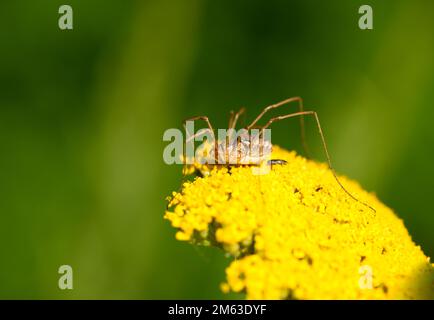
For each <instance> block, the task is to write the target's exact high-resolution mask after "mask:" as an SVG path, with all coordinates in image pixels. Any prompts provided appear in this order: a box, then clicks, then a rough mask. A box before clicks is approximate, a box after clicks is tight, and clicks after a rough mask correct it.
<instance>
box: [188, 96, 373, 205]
mask: <svg viewBox="0 0 434 320" xmlns="http://www.w3.org/2000/svg"><path fill="white" fill-rule="evenodd" d="M291 102H298V112H294V113H289V114H285V115H281V116H277V117H273V118H271V119H270V120H268V122H267V123H266V124H265V125H264V126H259V127H257V126H256V123H257V122H258V121H259V120H260V119H261V118H262V117H263V116H264V115H265V114H266V113H267V112H268V111H270V110H273V109H276V108H279V107H281V106H283V105H287V104H289V103H291ZM244 111H245V109H244V108H241V109H240V110H239V111H238V112H237V113H235V114H234V113H233V111H231V115H230V118H229V126H228V127H229V129H234V128H235V127H236V124H237V121H238V118H239V116H240V115H241V114H243V113H244ZM304 116H313V117H314V118H315V122H316V125H317V128H318V133H319V135H320V137H321V142H322V147H323V150H324V154H325V156H326V159H327V164H328V167H329V169H330V171H331V172H332V174H333V177H334V178H335V180H336V182H337V183H338V184H339V186H340V187H341V189H342V190H343V191H344V192H345V193H346V194H347V195H348V196H349V197H350V198H352V199H353V200H354V201H357V202H359V203H361V204H362V205H364V206H366V207H368V208H369V209H371V210H373V211H374V212H376V210H375V209H374V208H373V207H371V206H370V205H369V204H367V203H365V202H363V201H361V200H359V199H357V198H356V197H355V196H353V195H352V194H351V193H350V192H349V191H348V190H347V189H346V188H345V187H344V186H343V184H342V183H341V181H340V180H339V178H338V176H337V175H336V172H335V170H334V168H333V166H332V163H331V159H330V155H329V152H328V148H327V144H326V142H325V138H324V133H323V131H322V128H321V123H320V121H319V117H318V114H317V113H316V112H315V111H304V110H303V99H302V98H301V97H293V98H289V99H286V100H283V101H281V102H278V103H276V104H272V105H269V106H268V107H265V108H264V109H263V110H262V112H261V113H260V114H259V115H258V116H257V117H256V118H255V120H253V121H252V123H250V124H249V125H248V126H246V127H245V128H244V129H246V130H247V131H249V130H250V129H252V128H259V129H260V130H264V129H267V128H268V127H269V126H271V124H273V123H274V122H276V121H280V120H284V119H288V118H294V117H300V130H301V141H302V144H303V148H304V150H305V152H306V155H307V157H308V158H310V156H309V155H310V152H309V148H308V146H307V143H306V134H305V126H304ZM195 120H203V121H205V122H206V124H207V126H208V128H207V129H206V131H209V132H211V133H212V134H213V135H214V129H213V127H212V126H211V122H210V121H209V119H208V117H206V116H197V117H192V118H188V119H186V120H184V122H183V125H184V128H186V125H185V124H186V122H187V121H195ZM203 133H204V132H203V131H202V132H199V133H197V134H194V135H192V136H190V137H189V138H188V141H190V140H192V139H194V138H195V137H197V136H198V135H200V134H203ZM187 134H189V133H188V132H187ZM188 141H187V142H188ZM214 144H215V148H214V149H215V157H216V159H215V160H217V156H218V142H217V141H216V139H214ZM184 150H185V148H184ZM184 156H185V155H184ZM184 159H185V157H184ZM216 163H217V161H216ZM286 163H287V162H286V161H285V160H281V159H272V160H268V164H269V165H284V164H286ZM231 165H233V164H228V166H231ZM252 165H253V164H252Z"/></svg>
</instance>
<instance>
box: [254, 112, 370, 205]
mask: <svg viewBox="0 0 434 320" xmlns="http://www.w3.org/2000/svg"><path fill="white" fill-rule="evenodd" d="M304 115H313V116H314V117H315V121H316V124H317V127H318V131H319V134H320V136H321V140H322V145H323V149H324V152H325V155H326V158H327V163H328V165H329V168H330V171H331V172H332V173H333V176H334V177H335V179H336V181H337V183H338V184H339V186H340V187H341V188H342V190H344V191H345V192H346V194H348V195H349V196H350V197H351V198H352V199H354V200H356V201H357V202H359V203H361V204H363V205H364V206H366V207H368V208H370V209H372V210H373V211H374V212H376V210H375V209H374V208H373V207H371V206H370V205H369V204H367V203H365V202H363V201H361V200H359V199H357V198H356V197H354V196H353V195H352V194H351V193H350V192H349V191H348V190H347V189H345V187H344V186H343V185H342V183H341V182H340V181H339V179H338V176H337V175H336V172H335V169H333V166H332V162H331V160H330V155H329V152H328V149H327V144H326V142H325V138H324V134H323V131H322V128H321V124H320V122H319V118H318V115H317V113H316V112H315V111H302V112H296V113H291V114H287V115H283V116H279V117H275V118H272V119H270V120H269V121H268V122H267V124H266V125H265V126H264V127H262V129H266V128H267V127H269V126H270V125H271V124H272V123H273V122H275V121H279V120H283V119H287V118H293V117H297V116H304Z"/></svg>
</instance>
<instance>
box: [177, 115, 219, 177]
mask: <svg viewBox="0 0 434 320" xmlns="http://www.w3.org/2000/svg"><path fill="white" fill-rule="evenodd" d="M196 120H203V121H205V122H206V124H207V126H208V128H207V129H206V131H208V130H209V131H210V132H211V133H212V135H213V136H214V129H213V127H212V125H211V122H210V121H209V119H208V117H207V116H196V117H191V118H187V119H185V120H184V121H183V122H182V125H183V126H184V129H185V132H186V133H187V135H188V136H189V137H188V138H186V139H185V140H184V148H183V157H184V159H183V160H184V169H185V162H186V161H185V160H186V155H185V151H186V150H185V149H186V144H187V142H190V141H191V140H192V139H194V138H195V137H197V136H199V135H201V134H203V133H205V131H204V130H202V132H198V133H197V134H194V135H193V136H191V133H190V132H188V130H187V126H186V123H187V121H196ZM214 148H215V156H216V159H217V156H218V155H217V152H218V144H217V141H216V139H215V137H214Z"/></svg>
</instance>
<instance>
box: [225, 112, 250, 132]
mask: <svg viewBox="0 0 434 320" xmlns="http://www.w3.org/2000/svg"><path fill="white" fill-rule="evenodd" d="M245 111H246V109H245V108H241V109H240V110H239V111H238V112H237V113H235V115H234V116H233V118H232V117H231V121H230V123H229V129H235V126H236V125H237V122H238V118H239V117H240V115H242V114H243V113H244V112H245Z"/></svg>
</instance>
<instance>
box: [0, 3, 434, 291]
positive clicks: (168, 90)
mask: <svg viewBox="0 0 434 320" xmlns="http://www.w3.org/2000/svg"><path fill="white" fill-rule="evenodd" d="M62 4H69V5H71V6H72V8H73V10H74V29H73V30H72V31H61V30H60V29H59V28H58V25H57V23H58V18H59V14H58V8H59V6H60V5H62ZM363 4H370V5H371V6H372V7H373V10H374V30H372V31H368V30H366V31H362V30H360V29H359V28H358V19H359V14H358V8H359V6H361V5H363ZM433 39H434V2H432V1H429V0H426V1H423V0H420V1H404V0H388V1H368V2H365V1H355V0H352V1H340V0H330V1H319V0H315V1H314V0H308V1H306V0H303V1H301V0H300V1H287V0H285V1H284V0H282V1H278V0H273V1H259V0H258V1H256V0H249V1H229V0H220V1H212V0H206V1H205V0H203V1H201V0H185V1H176V0H173V1H170V0H152V1H138V0H137V1H133V0H124V1H107V0H92V1H84V0H68V1H57V0H52V1H49V0H44V1H30V0H28V1H27V0H16V1H2V2H1V4H0V40H1V42H0V48H1V50H0V249H1V250H0V297H1V298H39V299H43V298H55V299H70V298H82V299H87V298H121V299H124V298H125V299H126V298H132V299H154V298H228V297H233V296H225V295H223V294H222V293H221V292H220V290H219V283H220V282H222V281H223V279H224V267H225V266H226V265H228V263H229V260H228V259H227V258H225V257H224V256H223V254H222V252H219V251H218V250H216V249H207V248H199V249H197V250H196V249H194V248H193V247H192V246H190V245H188V244H186V243H181V242H178V241H176V240H175V239H174V230H173V229H172V228H171V227H170V225H169V223H168V222H167V221H165V220H163V214H164V210H165V205H166V202H165V197H166V196H167V195H169V194H170V192H171V191H172V190H176V189H177V188H178V187H179V183H180V179H181V168H180V167H179V166H167V165H165V164H164V163H163V159H162V151H163V148H164V146H165V143H164V142H163V141H162V135H163V132H164V130H165V129H167V128H171V127H179V128H180V123H181V121H182V119H184V118H186V117H189V116H193V115H201V114H204V115H208V116H209V117H210V119H211V121H212V122H213V123H214V125H215V126H216V127H220V128H223V127H225V126H226V124H227V117H228V113H229V111H230V110H231V109H236V108H238V107H240V106H245V107H247V108H248V113H247V118H248V119H252V118H253V117H254V115H256V114H257V113H258V112H259V111H260V110H261V109H262V108H263V107H264V106H266V105H268V104H271V103H274V102H277V101H280V100H282V99H285V98H287V97H291V96H295V95H300V96H302V97H304V99H305V105H306V107H307V108H308V109H313V110H316V111H318V113H319V116H320V118H321V121H322V125H323V129H324V132H325V135H326V139H327V142H328V145H329V148H330V152H331V155H332V160H333V162H334V165H335V167H336V169H337V171H338V172H340V173H344V174H346V175H348V176H349V177H351V178H354V179H356V180H358V181H359V182H360V183H361V184H362V185H363V186H364V187H365V188H366V189H368V190H370V191H374V192H375V193H377V194H378V196H379V197H380V198H381V199H382V200H383V201H384V202H385V203H386V204H388V205H389V206H390V207H392V208H394V209H395V210H396V212H397V214H398V215H399V216H400V217H401V218H403V219H404V221H405V224H406V226H407V228H408V229H409V231H410V233H411V235H412V236H413V239H414V240H415V242H416V243H418V244H420V245H421V246H422V248H423V250H424V252H425V253H426V254H427V255H429V256H431V257H434V236H433V234H432V231H433V229H434V215H433V204H432V202H431V200H433V196H434V194H433V191H434V181H433V179H434V169H433V159H434V130H433V119H434V90H433V89H434V64H433V62H434V42H433ZM307 126H308V128H307V130H308V138H309V144H310V146H311V149H312V151H313V154H314V157H315V158H316V159H318V160H321V161H323V160H324V158H323V155H322V150H321V146H320V141H319V138H318V136H317V132H316V128H315V126H314V123H313V122H312V121H308V124H307ZM273 142H274V143H277V144H280V145H282V146H285V147H287V148H289V149H295V150H298V151H300V152H302V150H301V148H300V142H299V133H298V122H297V121H295V120H294V121H291V120H288V121H286V122H282V123H280V124H277V125H276V126H275V127H274V130H273ZM62 264H69V265H71V266H72V267H73V270H74V290H71V291H61V290H59V289H58V287H57V281H58V278H59V275H58V273H57V269H58V267H59V266H60V265H62Z"/></svg>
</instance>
